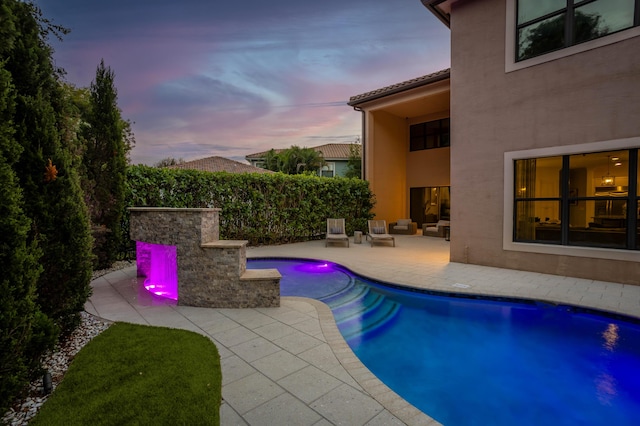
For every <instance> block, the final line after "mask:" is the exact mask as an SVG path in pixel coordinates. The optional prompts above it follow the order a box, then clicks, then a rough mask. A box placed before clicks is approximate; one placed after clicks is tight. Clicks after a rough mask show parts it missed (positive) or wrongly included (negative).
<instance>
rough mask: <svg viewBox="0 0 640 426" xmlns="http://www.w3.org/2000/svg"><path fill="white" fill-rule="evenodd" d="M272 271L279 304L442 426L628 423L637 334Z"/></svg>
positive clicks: (332, 277) (313, 272) (284, 266)
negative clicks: (313, 305)
mask: <svg viewBox="0 0 640 426" xmlns="http://www.w3.org/2000/svg"><path fill="white" fill-rule="evenodd" d="M247 266H248V267H249V268H252V269H258V268H277V269H278V270H279V271H280V273H281V274H282V280H281V284H280V286H281V294H282V295H283V296H303V297H311V298H314V299H318V300H321V301H323V302H325V303H326V304H327V305H328V306H329V307H330V308H331V309H332V311H333V313H334V316H335V318H336V323H337V324H338V327H339V329H340V331H341V332H342V334H343V336H345V340H346V341H347V342H348V344H349V345H350V346H351V348H352V349H353V351H354V353H355V354H356V355H357V356H358V358H360V360H361V361H362V362H363V363H364V364H365V365H366V366H367V367H368V368H369V369H370V370H371V371H372V372H373V373H374V374H375V375H376V376H377V377H378V378H379V379H380V380H382V381H383V382H384V383H385V384H386V385H387V386H389V387H390V388H392V389H393V390H394V391H395V392H396V393H398V394H399V395H401V396H402V397H403V398H405V399H406V400H407V401H409V402H410V403H412V404H413V405H415V406H416V407H417V408H419V409H420V410H421V411H423V412H424V413H426V414H428V415H429V416H431V417H433V418H435V419H436V420H438V421H439V422H441V423H443V424H444V425H446V426H454V425H496V426H499V425H607V426H613V425H616V426H618V425H638V424H640V325H639V324H638V323H637V322H634V321H626V320H625V319H622V318H621V319H614V318H611V317H610V316H605V315H598V314H596V313H594V312H585V311H584V310H582V311H581V310H578V309H574V308H571V307H568V306H556V305H549V304H544V303H537V302H532V301H521V302H520V301H514V300H511V301H503V300H502V301H501V300H488V299H477V298H475V299H474V298H464V297H452V296H446V295H439V294H427V293H422V292H413V291H408V290H405V289H400V288H397V287H394V286H393V285H384V284H380V283H376V282H373V281H370V280H366V279H364V278H362V277H358V276H356V275H354V274H352V273H351V272H349V271H348V270H346V269H344V268H341V267H339V266H338V265H335V264H332V263H328V262H318V261H302V260H274V259H265V260H250V261H249V262H248V264H247Z"/></svg>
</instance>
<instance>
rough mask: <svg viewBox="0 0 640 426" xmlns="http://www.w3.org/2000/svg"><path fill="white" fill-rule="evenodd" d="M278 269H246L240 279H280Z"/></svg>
mask: <svg viewBox="0 0 640 426" xmlns="http://www.w3.org/2000/svg"><path fill="white" fill-rule="evenodd" d="M280 278H282V275H280V271H278V270H277V269H247V270H246V271H244V273H243V274H242V276H241V277H240V280H242V281H259V280H265V279H274V280H275V279H280Z"/></svg>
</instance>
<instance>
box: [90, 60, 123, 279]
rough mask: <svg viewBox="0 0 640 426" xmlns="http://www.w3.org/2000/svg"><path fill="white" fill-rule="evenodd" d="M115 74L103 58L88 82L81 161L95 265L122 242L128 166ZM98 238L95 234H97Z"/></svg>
mask: <svg viewBox="0 0 640 426" xmlns="http://www.w3.org/2000/svg"><path fill="white" fill-rule="evenodd" d="M114 80H115V74H114V72H113V71H112V70H111V68H109V67H105V64H104V60H101V61H100V65H98V68H97V70H96V79H95V81H93V82H92V83H91V88H90V92H91V94H90V108H89V114H88V117H87V120H86V121H87V123H88V126H87V127H86V132H85V138H86V144H87V145H86V151H85V156H84V165H85V168H86V173H87V179H88V181H89V183H90V185H89V188H90V191H91V194H90V195H91V197H90V198H91V201H90V202H89V203H88V204H89V206H90V211H91V222H92V224H93V226H94V236H96V240H98V241H99V244H96V247H95V248H94V253H95V254H96V257H97V265H96V266H97V267H98V268H106V267H109V266H111V264H112V263H113V262H114V261H115V260H116V257H117V255H118V251H119V248H120V246H121V243H122V239H123V233H122V223H121V222H122V213H123V209H124V191H125V178H126V167H127V152H128V145H127V141H126V137H125V132H126V131H128V130H129V127H128V125H127V123H125V122H123V120H122V117H121V115H120V110H119V108H118V94H117V90H116V88H115V84H114ZM99 236H100V237H101V238H98V237H99Z"/></svg>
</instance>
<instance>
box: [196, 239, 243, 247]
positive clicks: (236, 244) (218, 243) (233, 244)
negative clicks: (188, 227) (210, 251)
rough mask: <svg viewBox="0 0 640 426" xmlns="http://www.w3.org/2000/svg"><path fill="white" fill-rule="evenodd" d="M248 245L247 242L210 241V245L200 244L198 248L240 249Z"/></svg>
mask: <svg viewBox="0 0 640 426" xmlns="http://www.w3.org/2000/svg"><path fill="white" fill-rule="evenodd" d="M247 244H249V241H247V240H218V241H211V242H210V243H204V244H200V247H202V248H205V247H212V248H242V247H244V246H246V245H247Z"/></svg>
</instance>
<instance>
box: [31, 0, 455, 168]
mask: <svg viewBox="0 0 640 426" xmlns="http://www.w3.org/2000/svg"><path fill="white" fill-rule="evenodd" d="M34 3H35V4H36V5H38V6H39V7H40V8H41V9H42V11H43V14H44V16H45V17H46V18H47V19H49V20H52V21H53V23H55V24H58V25H62V26H64V27H67V28H69V29H70V30H71V33H70V34H68V35H67V36H65V38H64V41H63V42H62V43H59V42H58V41H57V40H55V38H52V39H51V40H50V43H51V45H52V46H53V47H54V49H55V53H54V59H55V62H56V65H57V66H59V67H62V68H64V69H65V70H66V72H67V75H66V80H67V81H68V82H70V83H72V84H74V85H76V86H78V87H88V86H89V85H90V83H91V81H92V80H93V79H94V78H95V71H96V67H97V66H98V64H99V63H100V60H101V59H104V61H105V64H106V65H107V66H109V67H111V69H112V70H113V71H114V72H115V84H116V88H117V90H118V105H119V107H120V108H121V110H122V117H123V118H124V119H128V120H131V121H132V122H133V123H134V124H133V131H134V133H135V137H136V146H135V147H134V149H133V151H132V153H131V160H132V163H133V164H139V163H143V164H148V165H153V164H154V163H156V162H158V161H160V160H161V159H163V158H167V157H173V158H176V159H177V158H183V159H185V160H194V159H197V158H203V157H208V156H212V155H217V156H221V157H226V158H232V159H235V160H241V161H244V157H245V156H246V155H247V154H251V153H255V152H260V151H265V150H268V149H271V148H288V147H290V146H291V145H298V146H301V147H312V146H316V145H322V144H325V143H348V142H353V141H355V140H356V138H358V137H360V134H361V115H360V113H358V112H356V111H354V110H353V109H352V108H351V107H349V106H348V105H347V101H348V100H349V97H350V96H354V95H358V94H361V93H364V92H368V91H371V90H375V89H379V88H381V87H385V86H388V85H391V84H395V83H399V82H402V81H405V80H409V79H412V78H415V77H419V76H422V75H425V74H429V73H432V72H435V71H439V70H441V69H445V68H448V67H449V64H450V55H449V52H450V39H449V29H448V28H447V27H446V26H445V25H444V24H442V23H441V22H440V21H438V20H437V18H436V17H435V16H433V15H432V14H431V13H430V12H429V11H428V10H427V9H426V8H425V7H424V6H422V4H421V3H420V0H393V1H392V0H318V1H310V0H270V1H264V0H260V1H259V0H245V1H222V0H209V1H207V0H181V1H176V0H110V1H98V0H34Z"/></svg>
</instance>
